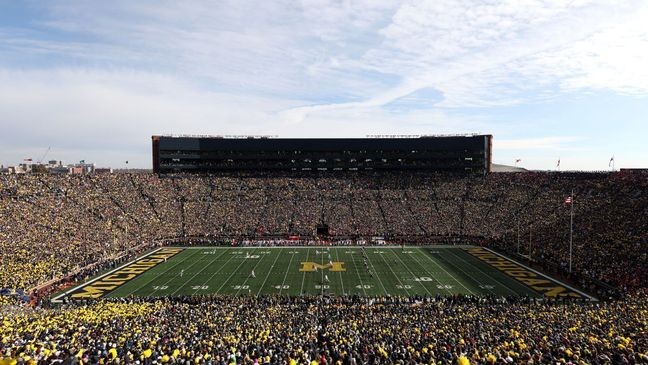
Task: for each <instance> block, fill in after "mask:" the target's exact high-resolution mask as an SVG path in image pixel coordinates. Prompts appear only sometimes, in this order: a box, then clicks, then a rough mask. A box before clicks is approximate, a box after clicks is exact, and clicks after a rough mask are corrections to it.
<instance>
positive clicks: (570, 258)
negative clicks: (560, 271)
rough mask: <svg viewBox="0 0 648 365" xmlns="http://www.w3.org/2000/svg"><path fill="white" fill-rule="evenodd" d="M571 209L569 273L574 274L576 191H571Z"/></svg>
mask: <svg viewBox="0 0 648 365" xmlns="http://www.w3.org/2000/svg"><path fill="white" fill-rule="evenodd" d="M569 205H570V209H569V273H570V274H571V272H572V242H573V236H574V189H572V191H571V204H569Z"/></svg>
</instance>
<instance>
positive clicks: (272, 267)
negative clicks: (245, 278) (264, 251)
mask: <svg viewBox="0 0 648 365" xmlns="http://www.w3.org/2000/svg"><path fill="white" fill-rule="evenodd" d="M265 256H270V255H264V257H265ZM279 256H281V251H279V252H277V257H275V260H274V262H273V263H272V266H270V270H268V273H267V274H266V277H265V279H263V284H261V287H260V288H259V291H257V293H256V296H257V297H258V296H259V294H260V293H261V289H263V286H264V285H265V283H266V281H268V277H269V276H270V273H271V272H272V271H273V270H274V266H275V264H276V263H277V260H279ZM261 260H262V259H259V262H261ZM291 260H292V258H291ZM258 264H259V263H258V262H257V265H258ZM254 267H256V266H254ZM253 270H254V269H253ZM243 284H244V285H245V283H243ZM282 287H283V284H282ZM279 290H281V289H279ZM237 294H238V293H237Z"/></svg>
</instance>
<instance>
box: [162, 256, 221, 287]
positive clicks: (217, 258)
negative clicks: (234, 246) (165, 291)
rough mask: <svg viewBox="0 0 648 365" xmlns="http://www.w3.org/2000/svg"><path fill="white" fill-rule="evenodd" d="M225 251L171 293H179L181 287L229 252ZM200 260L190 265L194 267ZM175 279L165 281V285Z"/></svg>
mask: <svg viewBox="0 0 648 365" xmlns="http://www.w3.org/2000/svg"><path fill="white" fill-rule="evenodd" d="M197 251H198V252H200V250H197ZM224 251H225V252H223V253H222V254H220V255H218V256H216V257H215V258H213V259H212V260H211V261H209V264H208V265H205V266H204V267H203V268H202V269H200V271H198V272H197V273H195V274H194V275H192V276H191V277H190V278H189V280H186V281H184V282H183V283H182V284H181V285H180V286H179V287H178V288H177V289H176V290H174V291H173V292H172V293H171V294H170V295H174V294H175V293H177V292H178V291H179V290H180V289H182V288H184V287H185V286H186V285H187V284H188V283H189V282H191V280H193V278H195V277H196V276H198V275H199V274H200V273H201V272H203V271H204V270H205V269H206V268H208V267H210V266H211V265H212V264H213V263H214V261H216V260H218V259H219V258H220V257H222V256H223V255H225V253H227V251H228V250H224ZM193 256H194V255H191V257H193ZM199 262H200V260H196V261H195V262H194V263H192V264H191V265H189V267H193V266H194V265H195V264H197V263H199ZM173 279H174V278H171V279H169V281H168V282H167V283H165V285H166V284H168V283H169V282H171V281H172V280H173ZM194 294H196V291H194Z"/></svg>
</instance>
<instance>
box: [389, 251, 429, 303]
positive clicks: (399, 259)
mask: <svg viewBox="0 0 648 365" xmlns="http://www.w3.org/2000/svg"><path fill="white" fill-rule="evenodd" d="M389 251H390V252H391V253H392V254H393V255H394V256H396V258H398V261H400V262H401V264H402V265H403V267H405V268H406V269H407V271H409V273H410V274H412V278H416V275H415V274H414V273H413V272H412V270H410V268H409V266H407V265H405V262H404V261H403V259H401V258H400V256H399V255H398V254H397V253H396V252H394V250H393V249H391V250H389ZM387 265H389V264H387ZM399 281H400V279H399ZM418 283H419V284H421V286H422V287H423V289H425V291H426V292H427V293H428V294H429V295H432V293H431V292H430V291H429V290H428V288H427V286H425V284H423V282H422V281H419V282H418ZM401 285H403V283H401ZM403 288H404V289H405V292H407V288H405V286H403Z"/></svg>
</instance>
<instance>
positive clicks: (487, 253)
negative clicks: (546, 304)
mask: <svg viewBox="0 0 648 365" xmlns="http://www.w3.org/2000/svg"><path fill="white" fill-rule="evenodd" d="M464 250H465V251H466V252H468V253H469V254H471V255H472V256H474V257H476V258H478V259H479V260H481V261H483V262H485V263H487V264H488V265H490V266H492V267H494V268H496V269H497V270H499V271H501V272H503V273H504V274H506V275H508V276H510V277H511V278H513V279H515V280H517V281H519V282H521V283H522V284H524V285H526V286H528V287H530V288H531V289H533V290H535V291H536V292H538V293H540V294H542V295H543V296H545V297H549V298H558V297H569V298H580V299H588V300H591V301H597V299H596V298H594V297H592V296H591V295H588V294H585V293H583V292H582V291H580V290H578V289H575V288H573V287H571V286H569V285H567V284H565V283H563V282H561V281H558V280H556V279H554V278H551V277H549V276H547V275H545V274H543V273H541V272H539V271H536V270H534V269H532V268H530V267H528V266H526V265H523V264H521V263H519V262H517V261H515V260H513V259H510V258H508V257H506V256H504V255H502V254H499V253H497V252H495V251H493V250H491V249H488V248H485V247H473V248H465V249H464Z"/></svg>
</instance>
